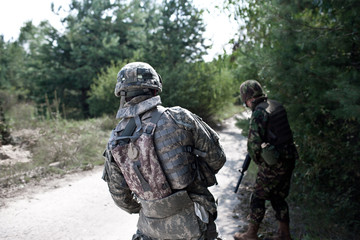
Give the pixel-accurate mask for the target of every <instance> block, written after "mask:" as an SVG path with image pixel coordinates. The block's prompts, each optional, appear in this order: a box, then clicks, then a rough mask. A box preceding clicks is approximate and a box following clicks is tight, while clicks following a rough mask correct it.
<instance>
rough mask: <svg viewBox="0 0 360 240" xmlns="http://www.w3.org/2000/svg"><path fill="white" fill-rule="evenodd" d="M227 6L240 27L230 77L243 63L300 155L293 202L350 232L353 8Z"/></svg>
mask: <svg viewBox="0 0 360 240" xmlns="http://www.w3.org/2000/svg"><path fill="white" fill-rule="evenodd" d="M227 2H228V3H229V4H230V5H229V6H230V7H231V6H234V5H235V6H237V7H238V8H237V12H236V14H237V16H238V17H239V18H242V19H244V20H245V25H244V27H243V30H244V29H245V30H246V31H245V33H246V36H243V39H241V40H239V41H238V42H237V44H238V49H237V51H236V53H235V54H236V55H235V61H239V62H240V63H241V64H239V67H238V69H237V70H236V71H237V72H238V73H240V74H239V76H241V72H245V73H248V72H249V71H248V70H247V69H246V68H247V67H244V66H246V64H245V63H244V59H245V58H244V56H246V55H250V56H251V58H248V59H250V61H251V64H252V65H253V66H254V67H253V69H254V70H255V71H256V72H255V73H256V74H254V75H255V76H256V77H257V79H259V80H260V81H261V82H262V83H263V84H264V85H265V88H266V89H267V90H268V91H269V96H270V97H274V98H277V99H279V100H280V101H282V102H284V103H285V105H286V107H287V109H288V112H289V117H290V120H291V125H292V128H293V130H294V133H295V140H296V143H297V144H298V146H299V149H300V155H301V156H300V161H299V162H298V164H297V168H296V172H295V179H294V180H295V181H294V182H295V184H296V185H297V187H296V191H297V195H296V194H295V195H296V197H297V198H298V200H299V202H303V203H306V204H307V207H311V208H310V209H311V210H312V213H313V214H314V213H315V214H319V212H320V214H322V215H320V216H324V214H325V213H329V212H331V214H328V215H327V217H326V218H323V220H322V223H324V221H331V222H332V223H341V224H343V226H344V227H345V228H347V229H348V230H350V232H353V233H354V232H356V231H355V230H356V229H359V224H360V222H359V219H358V217H356V216H358V215H359V211H358V210H359V209H360V206H359V197H360V190H359V186H358V184H357V182H359V180H360V177H359V176H360V172H359V169H360V165H359V157H358V156H359V149H360V145H359V130H360V115H359V113H360V111H359V110H360V94H359V90H360V89H359V88H360V82H359V81H358V79H359V70H360V68H359V62H360V61H359V60H360V47H359V29H358V26H359V23H360V18H359V17H358V14H357V12H358V11H359V10H360V5H359V4H358V2H357V1H346V2H340V1H335V0H334V1H310V0H309V1H292V2H289V1H280V0H272V1H257V0H251V1H247V4H241V1H227ZM245 50H250V51H251V52H250V53H249V52H245ZM242 80H246V79H242ZM319 206H322V207H319ZM329 226H330V228H331V226H332V225H329ZM328 229H329V228H324V231H326V230H328ZM313 231H314V232H320V231H319V229H313ZM349 238H350V237H349Z"/></svg>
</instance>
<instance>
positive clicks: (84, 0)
mask: <svg viewBox="0 0 360 240" xmlns="http://www.w3.org/2000/svg"><path fill="white" fill-rule="evenodd" d="M62 22H63V25H64V27H65V31H64V32H63V33H62V32H59V31H58V30H57V29H55V28H53V27H52V26H51V25H50V24H49V23H48V22H47V21H44V22H41V23H40V24H39V26H34V25H33V24H32V22H26V23H25V24H24V26H23V27H22V28H21V33H20V36H19V38H18V39H17V40H16V41H15V42H8V43H6V42H4V40H3V38H1V39H0V47H1V48H0V51H1V53H2V54H1V57H0V65H1V72H0V83H1V88H2V89H9V90H10V91H12V90H14V89H18V90H20V95H21V96H23V98H26V99H31V100H34V101H35V102H36V103H37V104H38V110H39V112H40V113H42V114H46V112H47V110H48V107H47V106H48V105H49V104H50V105H54V104H55V105H58V110H59V113H60V114H62V115H63V116H67V117H68V118H84V117H93V116H100V115H102V114H107V113H110V112H111V110H110V108H113V107H114V106H115V105H116V104H117V103H118V100H116V99H115V98H114V97H112V96H111V95H112V92H113V89H112V88H113V87H111V88H110V85H112V84H113V85H114V84H115V81H116V69H112V70H111V73H110V72H109V71H108V70H107V68H109V67H111V64H112V63H115V62H121V63H122V64H125V63H126V62H129V61H144V62H148V63H150V64H151V65H152V66H153V67H154V68H155V69H156V70H157V71H158V72H159V73H160V74H161V75H163V77H164V79H166V81H165V83H164V86H165V87H164V88H165V89H164V92H165V95H166V94H167V95H166V96H165V97H167V96H169V95H170V92H171V91H175V92H178V93H180V92H184V91H187V88H188V86H187V85H186V84H179V82H181V81H179V79H183V78H184V77H186V78H187V77H193V76H190V71H195V70H196V71H202V70H203V71H205V70H207V69H205V68H202V67H196V66H199V65H198V63H199V62H203V60H202V56H203V55H204V54H205V53H206V50H207V48H208V46H205V44H204V38H203V37H202V34H203V32H204V31H205V26H204V23H203V22H202V11H200V10H197V9H196V8H195V7H194V6H193V4H192V1H191V0H164V1H162V2H161V3H160V2H159V1H154V0H146V1H142V0H132V1H121V0H116V1H109V0H81V1H80V0H73V1H72V2H71V4H70V6H69V11H68V15H67V16H66V17H64V18H63V20H62ZM170 50H171V51H170ZM200 65H201V64H200ZM121 66H122V65H121V64H117V65H116V67H117V68H118V69H117V71H119V69H120V68H121ZM195 68H196V69H195ZM105 72H106V73H108V74H111V75H109V76H108V77H109V79H110V78H112V84H111V83H110V82H108V85H109V87H108V88H106V91H109V92H108V94H109V96H108V97H106V102H98V101H97V100H99V96H98V95H99V94H100V92H101V89H96V87H97V86H99V82H101V81H102V82H103V80H101V79H98V76H103V75H104V73H105ZM215 72H217V71H215ZM207 75H209V73H204V74H202V73H200V75H198V76H197V79H194V80H193V81H194V82H197V83H201V84H202V85H203V86H204V88H202V91H204V92H202V93H197V92H196V91H195V92H194V91H192V94H191V95H187V99H189V98H190V99H191V98H192V97H199V96H203V95H204V94H206V93H207V92H211V91H213V90H212V89H213V88H214V86H213V85H212V84H210V82H208V81H211V80H208V76H207ZM211 77H212V78H211V79H214V77H215V76H211ZM100 78H101V77H100ZM186 80H187V81H190V80H188V79H186ZM95 82H96V83H95ZM223 85H224V86H225V81H224V83H223ZM91 86H92V90H91ZM174 86H176V87H174ZM206 86H209V87H208V88H207V87H206ZM101 87H103V86H101ZM179 87H181V89H180V88H179ZM90 90H91V91H90ZM92 94H95V95H94V96H92ZM102 94H105V92H104V93H102ZM230 95H231V94H230ZM177 96H178V95H177ZM101 97H102V98H104V97H105V95H104V96H101ZM104 100H105V99H104ZM166 101H167V100H165V103H166ZM176 102H179V103H177V104H180V103H183V101H180V100H177V99H176V97H174V96H172V100H169V101H168V103H169V104H175V103H176ZM115 103H116V104H115ZM187 103H188V104H187V105H186V106H188V107H191V108H192V109H194V110H196V111H197V113H198V114H199V115H202V116H211V115H212V114H213V113H214V112H216V108H217V109H219V104H221V102H219V104H215V105H214V104H213V105H212V106H211V107H210V108H203V107H200V106H198V105H199V104H202V103H200V101H195V100H194V101H192V102H189V101H187ZM102 104H106V105H102ZM100 106H102V107H100ZM104 106H105V107H104ZM186 106H185V107H186ZM213 108H214V109H213ZM112 111H113V112H116V110H115V109H114V108H113V110H112Z"/></svg>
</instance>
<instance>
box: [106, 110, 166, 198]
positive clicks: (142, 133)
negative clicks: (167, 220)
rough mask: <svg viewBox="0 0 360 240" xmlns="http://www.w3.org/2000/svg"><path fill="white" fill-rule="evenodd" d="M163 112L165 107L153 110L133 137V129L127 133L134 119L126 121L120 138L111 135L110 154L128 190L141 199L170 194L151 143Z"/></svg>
mask: <svg viewBox="0 0 360 240" xmlns="http://www.w3.org/2000/svg"><path fill="white" fill-rule="evenodd" d="M164 111H165V108H160V107H159V108H155V110H153V111H152V113H151V120H150V121H149V122H147V123H142V124H141V129H137V131H135V133H134V134H133V133H132V132H131V131H132V130H130V131H129V130H128V129H129V128H131V121H135V120H134V119H131V120H130V121H129V123H128V125H127V126H126V127H125V129H124V130H123V132H122V134H120V136H116V135H118V134H116V133H113V134H112V136H113V137H112V140H111V142H112V143H113V144H112V145H115V147H114V148H112V149H111V153H112V155H113V157H114V160H115V162H116V164H117V165H118V166H119V168H120V169H121V172H122V173H123V175H124V178H125V180H126V183H127V184H128V186H129V188H130V190H131V191H132V192H134V193H135V194H136V195H137V196H138V197H139V198H141V199H144V200H158V199H162V198H165V197H167V196H169V195H170V194H171V193H172V190H171V188H170V185H169V183H168V181H167V179H166V177H165V174H164V172H163V170H162V167H161V165H160V163H159V160H158V157H157V154H156V152H155V148H154V142H153V135H154V132H155V129H156V123H157V121H158V120H159V118H160V116H161V115H162V114H163V112H164ZM138 120H140V118H138ZM133 125H134V124H133ZM129 132H130V135H128V134H129ZM124 133H126V134H124ZM124 135H128V136H124ZM132 135H134V136H132ZM126 139H132V140H131V141H128V140H126ZM114 142H115V143H114Z"/></svg>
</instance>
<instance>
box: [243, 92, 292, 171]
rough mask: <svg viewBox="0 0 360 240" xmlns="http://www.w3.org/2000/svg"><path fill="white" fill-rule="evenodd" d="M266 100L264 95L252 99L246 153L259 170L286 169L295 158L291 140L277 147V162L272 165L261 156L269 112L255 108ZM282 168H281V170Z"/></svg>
mask: <svg viewBox="0 0 360 240" xmlns="http://www.w3.org/2000/svg"><path fill="white" fill-rule="evenodd" d="M264 101H267V98H266V97H260V98H258V99H256V100H255V101H253V106H252V115H251V118H250V123H249V134H248V143H247V148H248V153H249V155H250V157H251V159H252V160H253V161H254V162H255V163H256V164H257V165H258V167H259V169H260V170H264V169H267V168H271V169H272V170H274V171H277V170H276V169H278V171H279V172H281V171H282V170H284V169H286V168H287V167H288V165H289V164H290V165H291V166H293V161H292V160H295V159H296V158H297V156H298V155H297V150H296V148H295V145H294V144H293V142H289V143H288V144H287V145H284V147H282V148H278V149H277V151H278V152H279V155H280V156H279V162H278V163H277V164H275V165H274V166H271V167H270V166H268V164H266V162H265V161H264V159H263V158H262V156H261V153H262V150H263V149H262V144H263V143H264V142H266V134H267V126H268V122H269V114H268V113H267V112H266V111H265V109H263V108H256V106H257V105H258V104H260V103H261V102H264ZM281 169H282V170H281Z"/></svg>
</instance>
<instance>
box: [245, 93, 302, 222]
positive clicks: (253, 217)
mask: <svg viewBox="0 0 360 240" xmlns="http://www.w3.org/2000/svg"><path fill="white" fill-rule="evenodd" d="M265 100H266V98H265V97H260V98H258V99H256V101H255V102H254V104H255V105H257V104H259V103H260V102H263V101H265ZM254 109H255V110H253V112H252V115H251V118H250V123H249V135H248V145H247V147H248V153H249V155H250V157H251V159H252V160H253V161H254V162H255V163H256V164H257V166H258V173H257V177H256V182H255V186H254V191H253V195H252V200H251V213H250V216H249V219H250V221H251V222H253V223H260V222H261V220H262V219H263V217H264V214H265V200H270V201H271V204H272V206H273V208H274V210H275V212H276V218H277V219H278V220H279V221H284V222H288V221H289V213H288V206H287V203H286V201H285V198H286V197H287V196H288V194H289V189H290V180H291V175H292V171H293V169H294V167H295V160H296V159H297V158H298V155H297V150H296V147H295V145H294V144H293V143H289V144H286V145H284V146H282V147H281V148H278V149H277V151H278V153H279V159H278V161H277V162H276V163H275V164H273V165H269V164H267V163H266V161H265V160H264V159H263V157H262V154H261V153H262V147H261V145H262V144H263V143H264V142H265V141H266V140H265V134H266V132H267V129H266V126H267V123H268V121H269V115H268V113H267V112H266V111H265V110H264V109H262V108H254Z"/></svg>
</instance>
